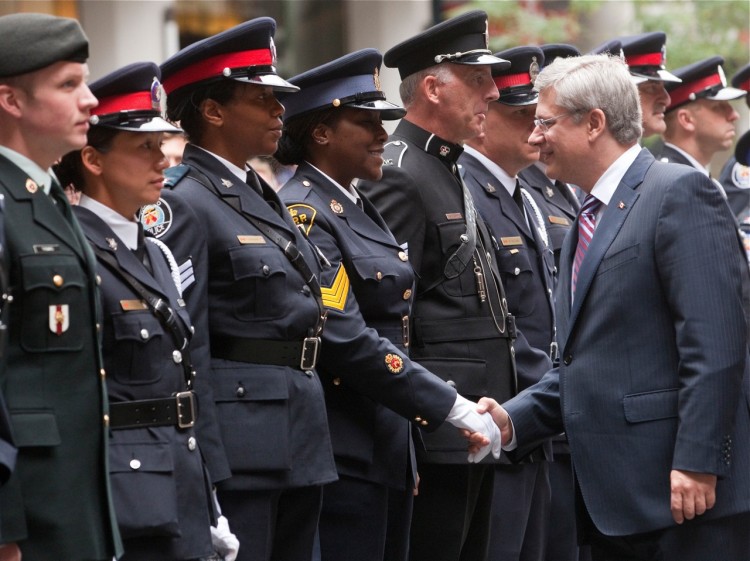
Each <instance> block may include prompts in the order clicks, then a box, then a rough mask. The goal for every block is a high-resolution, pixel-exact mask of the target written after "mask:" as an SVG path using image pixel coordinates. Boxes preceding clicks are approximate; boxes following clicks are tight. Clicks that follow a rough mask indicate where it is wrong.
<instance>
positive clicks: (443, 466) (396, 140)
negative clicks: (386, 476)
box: [360, 11, 516, 561]
mask: <svg viewBox="0 0 750 561" xmlns="http://www.w3.org/2000/svg"><path fill="white" fill-rule="evenodd" d="M384 62H385V64H386V66H389V67H393V68H398V70H399V74H400V76H401V79H402V83H401V88H400V92H401V99H402V101H403V102H404V105H405V108H406V109H407V114H406V116H405V117H404V119H403V120H402V121H401V122H400V123H399V125H398V127H397V128H396V131H395V132H394V134H393V135H391V137H390V138H389V142H388V143H387V144H386V147H385V153H384V158H385V165H384V167H383V178H382V179H381V180H380V181H378V182H372V181H366V182H362V183H361V184H360V186H361V189H362V191H363V192H364V194H365V195H366V196H368V197H369V198H370V200H371V201H372V202H373V203H374V204H375V206H376V208H377V209H378V210H379V211H380V213H381V214H382V216H383V218H384V219H385V222H386V224H387V225H388V227H389V228H390V229H391V231H392V232H393V235H394V237H395V239H396V241H397V242H398V243H399V244H400V245H401V247H402V248H403V249H404V251H407V252H408V256H409V261H410V262H411V264H412V266H413V267H414V270H415V272H416V275H417V279H418V280H417V285H416V289H415V290H416V296H415V300H414V306H413V310H412V314H411V316H410V328H411V334H410V341H411V357H412V359H415V360H417V361H418V362H419V363H420V364H422V365H423V366H425V367H427V368H429V369H430V370H431V371H433V372H435V373H436V374H438V375H439V376H440V377H441V378H443V379H444V380H447V381H450V383H452V384H454V385H455V387H456V389H457V390H458V392H459V393H460V394H462V395H466V396H467V397H470V398H476V397H477V396H479V395H480V394H488V393H489V394H496V395H513V394H514V393H515V391H516V375H515V364H514V361H513V355H512V353H513V350H512V349H513V347H512V342H513V337H514V328H513V323H512V319H511V318H510V317H509V314H508V310H507V301H506V299H505V295H504V291H503V285H502V281H501V280H500V277H499V275H498V273H497V269H496V267H495V262H494V255H493V253H492V251H493V250H492V247H493V246H492V239H491V237H490V236H489V234H488V232H487V228H486V225H485V223H484V221H483V220H482V217H481V216H479V215H478V214H477V213H476V210H475V209H474V204H473V202H472V197H471V194H470V193H469V191H468V189H467V188H466V187H465V185H464V184H463V182H462V180H461V178H460V175H459V173H458V167H457V160H458V157H459V156H460V155H461V153H462V151H463V148H462V144H463V143H464V142H465V141H466V140H468V139H470V138H473V137H476V136H478V135H479V134H481V133H482V132H483V131H484V121H485V118H486V114H487V110H488V105H489V103H490V102H492V101H494V100H495V99H497V97H498V93H497V87H496V86H495V84H494V82H493V81H492V75H491V72H490V66H491V65H494V64H499V65H501V66H506V67H507V66H508V65H509V63H508V62H507V61H503V60H501V59H499V58H497V57H495V56H493V55H492V52H491V51H490V50H489V49H488V36H487V14H486V13H484V12H482V11H471V12H467V13H465V14H462V15H460V16H457V17H455V18H453V19H451V20H448V21H446V22H443V23H440V24H438V25H436V26H434V27H432V28H430V29H428V30H427V31H425V32H423V33H420V34H419V35H416V36H415V37H413V38H411V39H408V40H406V41H404V42H402V43H400V44H398V45H396V46H395V47H393V48H391V49H390V50H389V51H388V52H386V54H385V56H384ZM423 439H424V443H425V450H422V451H418V453H417V457H418V461H419V473H420V488H419V495H418V496H417V497H416V499H415V503H414V518H413V521H412V530H411V544H410V547H411V552H410V558H411V559H412V560H415V561H418V560H424V559H429V560H431V561H436V560H437V561H439V560H443V559H445V560H448V559H451V560H458V559H463V560H469V559H471V560H472V561H481V560H482V559H485V558H486V555H487V544H488V537H489V522H490V516H489V515H490V508H491V502H492V485H493V478H494V468H493V466H492V465H489V464H486V463H484V464H480V465H475V464H467V463H466V453H465V450H464V443H463V442H462V440H461V439H460V438H459V437H458V436H457V435H456V434H455V432H454V431H453V430H451V429H450V428H446V427H441V428H439V429H438V430H437V431H435V432H433V433H429V434H427V433H425V434H423ZM438 529H439V530H438Z"/></svg>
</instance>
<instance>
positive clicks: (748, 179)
mask: <svg viewBox="0 0 750 561" xmlns="http://www.w3.org/2000/svg"><path fill="white" fill-rule="evenodd" d="M731 84H732V86H733V87H735V88H737V89H740V90H744V91H746V92H750V64H746V65H745V66H743V67H742V68H740V69H739V70H738V71H737V73H736V74H735V75H734V76H732V81H731ZM745 103H747V106H748V107H750V97H748V96H745ZM719 182H720V183H721V184H722V186H723V187H724V191H725V192H726V194H727V202H728V203H729V206H730V207H731V208H732V212H734V215H735V216H736V217H737V218H738V219H739V221H740V223H750V168H748V167H747V166H745V165H742V164H740V163H739V162H737V159H736V158H735V157H734V156H732V157H730V158H729V160H727V162H726V163H725V164H724V167H723V168H722V169H721V175H720V176H719ZM747 225H748V224H746V226H747Z"/></svg>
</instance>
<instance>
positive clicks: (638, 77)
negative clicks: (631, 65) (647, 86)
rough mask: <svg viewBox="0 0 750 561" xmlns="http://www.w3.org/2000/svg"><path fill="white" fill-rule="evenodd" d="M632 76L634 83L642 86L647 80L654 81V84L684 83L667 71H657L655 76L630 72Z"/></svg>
mask: <svg viewBox="0 0 750 561" xmlns="http://www.w3.org/2000/svg"><path fill="white" fill-rule="evenodd" d="M630 76H631V77H632V78H633V82H634V83H636V84H640V83H642V82H645V81H646V80H653V81H654V82H675V83H678V84H679V83H680V82H682V79H681V78H678V77H677V76H675V75H674V74H672V73H671V72H667V71H666V70H657V71H656V72H655V73H654V74H642V73H640V72H633V71H632V70H631V71H630Z"/></svg>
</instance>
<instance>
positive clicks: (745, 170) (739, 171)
mask: <svg viewBox="0 0 750 561" xmlns="http://www.w3.org/2000/svg"><path fill="white" fill-rule="evenodd" d="M732 183H734V184H735V186H736V187H739V188H740V189H750V167H747V166H743V165H742V164H741V163H739V162H737V163H735V164H734V167H733V168H732Z"/></svg>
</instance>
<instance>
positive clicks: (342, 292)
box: [320, 263, 349, 312]
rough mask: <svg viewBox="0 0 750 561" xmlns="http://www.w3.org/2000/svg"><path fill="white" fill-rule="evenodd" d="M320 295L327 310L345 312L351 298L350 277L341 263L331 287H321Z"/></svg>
mask: <svg viewBox="0 0 750 561" xmlns="http://www.w3.org/2000/svg"><path fill="white" fill-rule="evenodd" d="M320 293H321V296H322V297H323V305H324V306H325V307H326V308H331V309H332V310H338V311H340V312H341V311H343V310H344V308H345V307H346V299H347V296H349V275H347V274H346V269H344V265H342V264H341V263H339V270H338V271H336V276H335V277H334V278H333V282H332V283H331V286H321V287H320Z"/></svg>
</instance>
